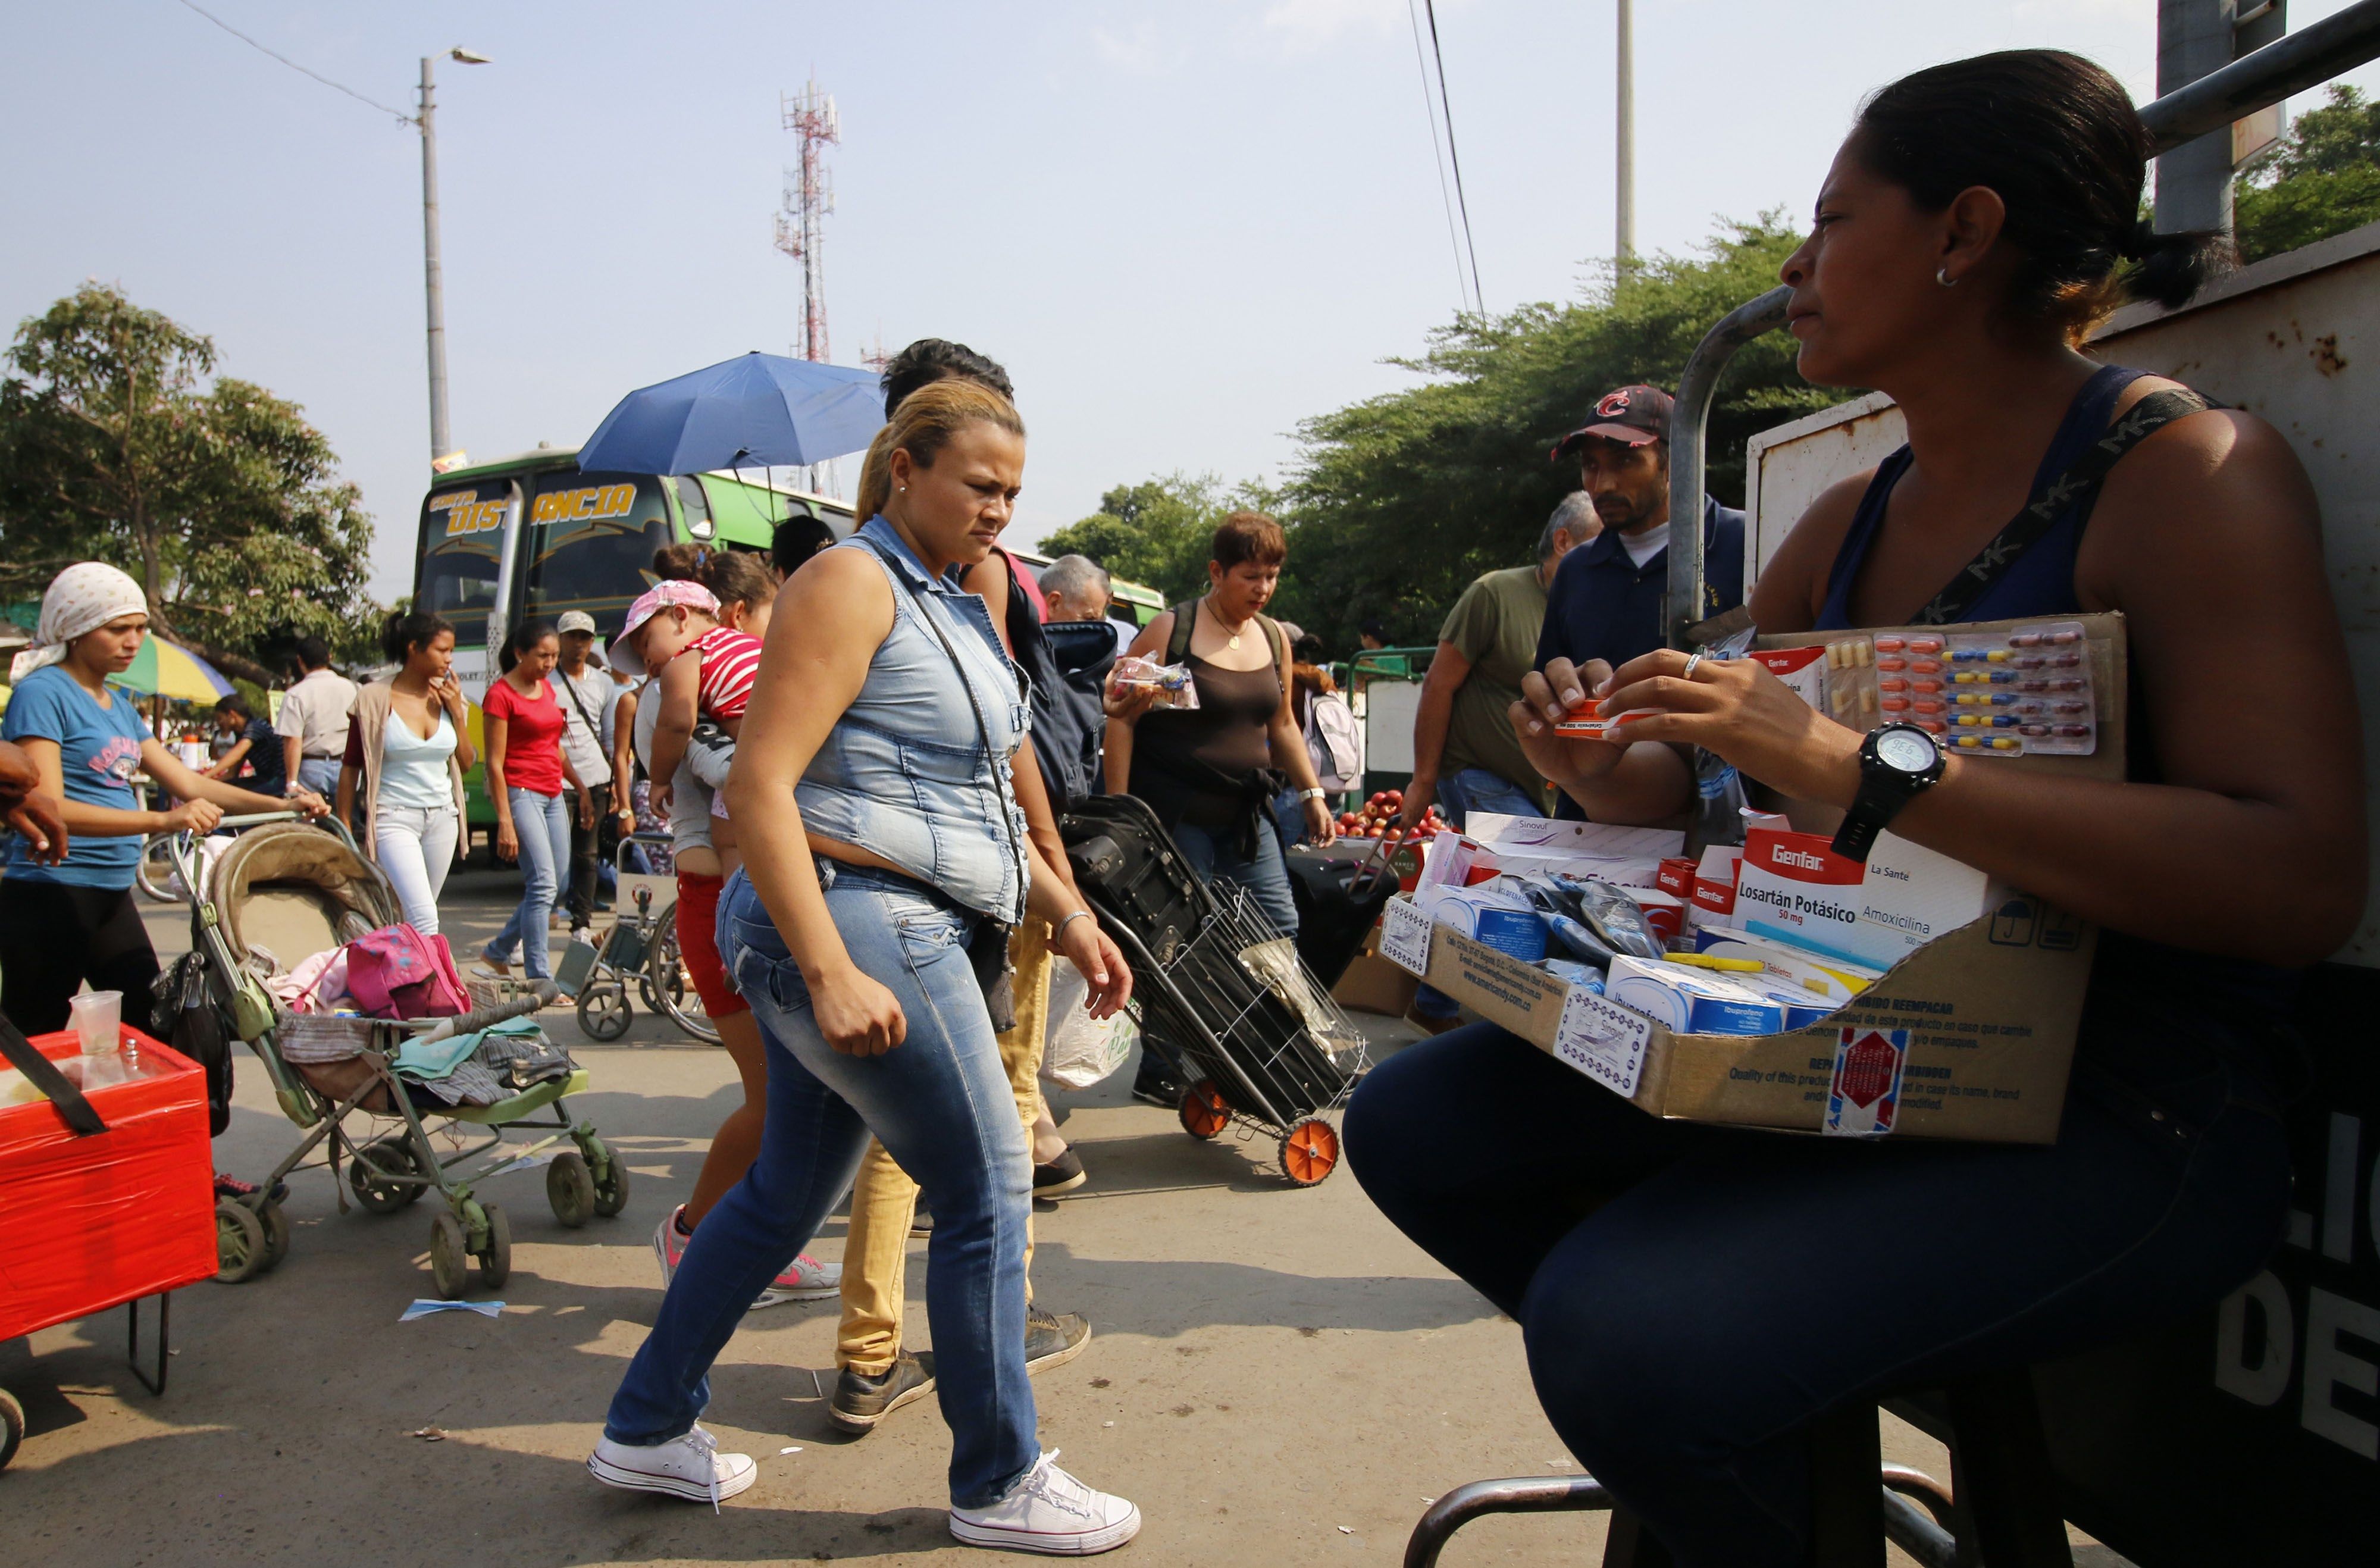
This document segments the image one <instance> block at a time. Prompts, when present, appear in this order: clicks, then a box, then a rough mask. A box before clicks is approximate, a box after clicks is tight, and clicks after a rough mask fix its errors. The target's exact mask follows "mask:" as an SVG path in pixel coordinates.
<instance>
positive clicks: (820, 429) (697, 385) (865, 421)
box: [578, 351, 884, 474]
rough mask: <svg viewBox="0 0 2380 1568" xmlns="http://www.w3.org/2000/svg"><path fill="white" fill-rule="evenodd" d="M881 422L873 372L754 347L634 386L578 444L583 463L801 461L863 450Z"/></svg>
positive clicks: (643, 469)
mask: <svg viewBox="0 0 2380 1568" xmlns="http://www.w3.org/2000/svg"><path fill="white" fill-rule="evenodd" d="M883 424H884V389H883V386H882V384H881V383H880V382H879V381H878V379H877V376H876V372H875V371H856V370H851V369H848V368H846V367H844V366H842V365H827V364H821V363H820V362H818V361H817V360H814V359H787V358H785V357H784V356H783V355H780V354H762V353H759V352H758V351H755V352H753V353H750V354H747V355H745V356H744V357H743V358H741V359H728V360H724V361H722V363H720V364H716V365H712V366H710V367H709V368H707V369H705V370H699V371H691V372H689V373H687V374H686V375H682V376H677V377H674V378H673V379H671V380H669V381H665V382H662V383H659V384H658V385H654V386H647V387H640V388H638V389H637V391H635V392H632V393H630V394H628V395H627V396H625V397H623V398H622V399H620V403H619V407H615V408H613V410H612V411H611V412H610V413H609V414H607V415H605V416H604V418H603V422H602V423H601V425H598V426H597V427H596V429H595V433H594V434H593V435H591V436H589V437H588V439H587V444H586V445H584V446H582V447H580V448H579V449H578V466H579V468H582V469H585V470H586V471H588V472H589V473H595V472H608V473H636V474H699V473H708V472H710V470H711V469H714V468H768V467H771V466H772V465H778V464H782V465H784V466H786V467H789V468H790V467H799V466H801V465H804V464H808V463H823V462H825V461H826V460H827V459H828V458H830V457H840V456H843V455H844V454H845V453H847V452H857V451H859V450H861V449H862V448H864V447H866V446H867V444H868V443H869V442H870V441H873V440H874V439H875V438H876V432H877V431H878V430H880V429H881V428H882V426H883Z"/></svg>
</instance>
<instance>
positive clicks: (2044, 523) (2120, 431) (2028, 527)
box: [1910, 390, 2218, 626]
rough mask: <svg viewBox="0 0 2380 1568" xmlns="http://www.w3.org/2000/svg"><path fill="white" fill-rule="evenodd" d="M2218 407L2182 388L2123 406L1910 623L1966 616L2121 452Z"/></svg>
mask: <svg viewBox="0 0 2380 1568" xmlns="http://www.w3.org/2000/svg"><path fill="white" fill-rule="evenodd" d="M2213 407H2218V405H2216V403H2214V402H2211V401H2210V400H2208V399H2206V398H2204V397H2201V396H2200V395H2198V394H2197V393H2194V392H2191V391H2187V390H2184V391H2179V392H2153V393H2151V394H2149V395H2147V396H2146V397H2143V398H2142V399H2141V400H2140V401H2139V402H2138V403H2135V404H2133V405H2132V406H2131V407H2130V408H2127V409H2126V410H2124V412H2123V414H2122V416H2121V417H2120V418H2119V419H2117V420H2116V422H2115V423H2113V424H2111V425H2109V426H2108V427H2107V430H2106V431H2105V432H2103V433H2102V434H2101V435H2100V437H2099V439H2098V440H2096V441H2095V442H2093V443H2092V444H2090V445H2089V446H2088V447H2087V448H2085V449H2084V450H2083V455H2082V456H2079V457H2077V458H2075V459H2074V461H2073V462H2071V463H2070V464H2068V465H2067V467H2066V470H2065V471H2064V472H2063V473H2060V474H2058V476H2056V477H2055V478H2053V479H2051V480H2049V481H2048V482H2047V483H2046V484H2043V485H2041V486H2040V487H2039V488H2037V489H2036V490H2035V491H2034V492H2033V495H2032V498H2031V499H2029V500H2028V501H2026V502H2025V504H2024V510H2022V512H2019V513H2018V514H2017V515H2016V516H2015V517H2011V518H2010V519H2009V523H2008V526H2007V527H2006V528H2003V529H2000V531H1999V532H1998V534H1996V535H1994V536H1993V539H1992V541H1991V542H1990V543H1989V544H1986V545H1985V546H1984V548H1983V550H1982V551H1981V552H1980V553H1977V554H1976V556H1975V558H1974V559H1973V560H1972V561H1970V562H1968V563H1967V564H1966V565H1964V566H1962V567H1961V568H1960V569H1959V575H1958V576H1956V577H1952V578H1951V579H1950V580H1949V583H1948V584H1946V585H1945V586H1944V587H1943V590H1942V591H1941V592H1939V593H1937V594H1936V595H1935V596H1934V598H1933V602H1930V603H1928V604H1927V605H1926V606H1925V609H1923V610H1920V611H1919V612H1917V614H1915V615H1913V616H1912V617H1910V620H1911V623H1912V624H1913V625H1915V626H1949V625H1950V624H1952V623H1953V622H1957V621H1963V620H1965V619H1966V618H1967V612H1968V611H1969V610H1971V609H1973V607H1974V604H1975V602H1976V601H1977V600H1980V599H1981V598H1983V596H1984V595H1985V592H1986V591H1988V590H1990V588H1991V586H1992V585H1993V584H1994V583H1996V582H1998V581H1999V580H2000V578H2001V577H2005V576H2007V575H2008V572H2009V569H2010V567H2012V566H2014V565H2016V564H2017V562H2018V561H2019V560H2020V559H2022V557H2023V555H2024V553H2025V552H2026V551H2028V550H2030V549H2032V548H2033V547H2034V545H2035V544H2037V543H2039V542H2040V541H2041V540H2042V537H2043V536H2044V535H2045V534H2046V533H2048V532H2049V529H2050V528H2051V526H2052V525H2053V524H2055V523H2056V522H2057V521H2058V517H2061V516H2062V515H2063V514H2064V513H2065V512H2066V510H2067V509H2068V508H2069V507H2071V506H2078V505H2079V506H2085V507H2087V506H2089V505H2090V504H2092V503H2093V502H2095V500H2097V498H2098V494H2099V486H2100V485H2101V484H2102V483H2104V482H2105V481H2106V480H2107V473H2108V470H2109V469H2111V468H2114V467H2115V466H2116V464H2117V463H2118V462H2119V460H2121V459H2122V457H2123V456H2124V454H2125V453H2127V452H2130V451H2131V449H2132V448H2133V447H2135V446H2138V445H2139V444H2141V443H2142V442H2143V441H2145V440H2147V439H2148V438H2149V437H2150V436H2152V435H2154V434H2155V433H2156V432H2158V431H2161V430H2163V429H2164V428H2165V427H2166V426H2168V425H2169V424H2171V423H2173V422H2174V420H2176V419H2184V418H2187V417H2188V416H2190V415H2192V414H2198V413H2204V411H2205V410H2207V409H2209V408H2213Z"/></svg>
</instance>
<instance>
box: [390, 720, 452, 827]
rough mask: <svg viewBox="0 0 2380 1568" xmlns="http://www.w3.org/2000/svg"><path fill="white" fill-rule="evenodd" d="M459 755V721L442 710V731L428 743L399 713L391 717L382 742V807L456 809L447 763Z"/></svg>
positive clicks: (433, 731)
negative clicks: (456, 746) (456, 728)
mask: <svg viewBox="0 0 2380 1568" xmlns="http://www.w3.org/2000/svg"><path fill="white" fill-rule="evenodd" d="M454 755H455V721H454V719H453V717H452V716H450V715H449V714H448V713H447V711H446V710H445V709H444V708H443V707H442V708H440V709H439V710H438V727H437V728H436V729H434V730H431V732H430V738H429V739H428V740H424V739H422V738H421V737H420V736H419V735H415V734H414V733H413V726H412V725H410V724H408V723H406V722H405V719H404V717H403V716H402V715H401V714H399V713H398V712H397V711H396V710H395V709H394V708H391V709H390V710H389V714H388V733H387V734H386V735H383V736H382V738H381V752H380V803H381V804H382V805H383V806H410V807H412V808H415V809H417V810H421V811H452V810H453V809H455V784H454V780H453V779H452V777H451V776H449V774H448V773H447V771H446V763H447V760H448V759H450V758H452V757H453V756H454Z"/></svg>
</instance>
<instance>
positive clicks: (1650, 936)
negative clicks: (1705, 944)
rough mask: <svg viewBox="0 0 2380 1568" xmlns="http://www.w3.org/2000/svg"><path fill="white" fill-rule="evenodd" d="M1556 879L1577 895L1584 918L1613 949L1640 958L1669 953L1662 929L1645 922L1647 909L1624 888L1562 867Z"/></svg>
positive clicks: (1582, 920) (1556, 874) (1586, 925)
mask: <svg viewBox="0 0 2380 1568" xmlns="http://www.w3.org/2000/svg"><path fill="white" fill-rule="evenodd" d="M1554 881H1555V882H1556V883H1557V884H1558V885H1559V886H1560V887H1562V888H1564V889H1566V890H1568V891H1570V892H1572V893H1576V894H1577V895H1578V904H1579V918H1580V920H1581V922H1582V923H1583V924H1584V925H1585V927H1586V929H1587V930H1590V931H1593V932H1594V933H1595V935H1596V936H1597V938H1598V939H1600V940H1601V941H1602V942H1603V943H1604V945H1606V946H1608V947H1609V948H1610V949H1611V950H1612V951H1613V952H1614V953H1625V954H1630V955H1632V956H1633V957H1637V958H1659V957H1662V956H1665V955H1666V954H1668V953H1669V951H1670V948H1669V944H1668V943H1667V942H1663V941H1662V940H1661V933H1660V932H1658V931H1657V930H1654V929H1653V928H1652V927H1651V926H1650V925H1648V924H1646V923H1645V911H1644V910H1642V909H1640V908H1638V907H1637V906H1636V901H1635V900H1634V899H1633V898H1631V897H1629V896H1628V893H1627V891H1626V890H1625V889H1623V888H1616V887H1613V886H1612V885H1611V884H1610V883H1609V882H1599V881H1595V880H1594V879H1593V878H1591V877H1573V876H1569V875H1567V874H1565V873H1562V872H1560V871H1557V872H1556V873H1554ZM1573 951H1576V950H1575V949H1573Z"/></svg>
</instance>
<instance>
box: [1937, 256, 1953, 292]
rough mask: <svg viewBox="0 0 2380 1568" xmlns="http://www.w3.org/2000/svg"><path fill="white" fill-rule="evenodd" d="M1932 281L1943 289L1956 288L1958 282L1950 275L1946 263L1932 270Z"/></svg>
mask: <svg viewBox="0 0 2380 1568" xmlns="http://www.w3.org/2000/svg"><path fill="white" fill-rule="evenodd" d="M1934 281H1935V282H1936V283H1938V284H1940V285H1941V286H1943V287H1945V288H1956V287H1958V286H1959V280H1958V279H1957V278H1954V277H1952V276H1951V275H1950V268H1949V263H1947V262H1945V263H1944V264H1943V265H1941V266H1938V267H1937V268H1935V269H1934Z"/></svg>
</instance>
